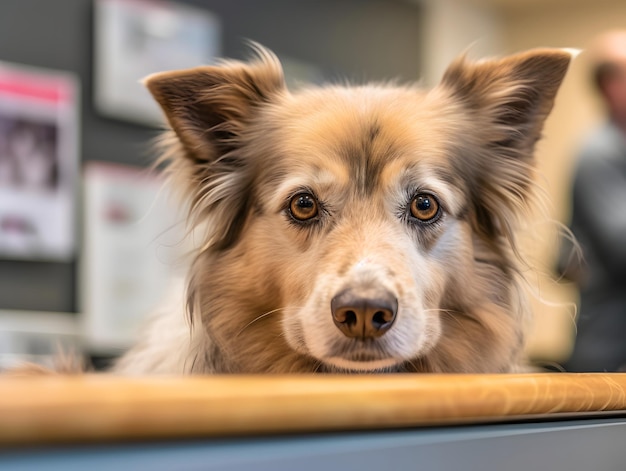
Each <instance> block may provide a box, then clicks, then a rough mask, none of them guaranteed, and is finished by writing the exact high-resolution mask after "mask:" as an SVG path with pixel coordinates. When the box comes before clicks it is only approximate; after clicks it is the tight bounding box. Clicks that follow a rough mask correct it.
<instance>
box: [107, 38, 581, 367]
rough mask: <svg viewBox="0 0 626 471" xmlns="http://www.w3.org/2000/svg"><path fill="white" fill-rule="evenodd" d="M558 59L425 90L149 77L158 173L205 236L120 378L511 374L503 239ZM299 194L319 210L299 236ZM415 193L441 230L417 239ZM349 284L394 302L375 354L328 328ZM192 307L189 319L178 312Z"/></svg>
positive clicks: (243, 69) (519, 208)
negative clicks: (426, 201)
mask: <svg viewBox="0 0 626 471" xmlns="http://www.w3.org/2000/svg"><path fill="white" fill-rule="evenodd" d="M569 61H570V54H569V53H568V52H565V51H561V50H550V49H543V50H534V51H529V52H527V53H523V54H518V55H515V56H511V57H507V58H504V59H499V60H491V61H484V62H479V63H471V62H468V61H467V60H465V59H464V58H461V59H459V60H457V61H455V62H454V63H453V64H452V65H451V66H450V68H449V69H448V71H447V72H446V74H445V76H444V78H443V80H442V82H441V84H440V85H439V86H438V87H436V88H435V89H433V90H431V91H424V90H421V89H419V88H416V87H412V86H390V85H389V86H388V85H367V86H359V87H346V86H327V87H321V88H310V89H305V90H303V91H299V92H297V93H291V92H289V91H288V90H287V89H286V88H285V85H284V80H283V75H282V70H281V67H280V64H279V62H278V60H277V59H276V58H275V57H274V56H273V55H272V54H271V53H270V52H269V51H267V50H265V49H262V48H260V47H258V48H257V59H256V60H255V61H253V62H251V63H248V64H245V63H239V62H225V63H223V64H221V65H219V66H214V67H201V68H197V69H192V70H186V71H179V72H173V73H164V74H157V75H155V76H152V77H149V78H148V79H147V81H146V84H147V86H148V88H149V89H150V91H151V92H152V94H153V95H154V97H155V98H156V100H157V101H158V102H159V103H160V105H161V106H162V107H163V110H164V111H165V114H166V116H167V118H168V121H169V124H170V125H171V128H172V131H171V132H170V133H169V134H168V135H167V137H166V138H165V141H164V142H167V144H166V150H165V155H166V157H165V159H166V160H168V161H169V163H170V166H169V172H170V174H171V178H172V180H173V182H174V184H175V185H176V186H177V187H178V188H179V189H181V190H182V191H183V194H184V197H185V200H186V202H187V203H188V204H189V206H190V223H191V226H192V227H195V228H198V227H200V228H204V230H205V233H204V242H205V243H204V244H203V245H202V247H201V249H200V250H198V253H197V255H196V258H195V261H194V263H193V267H192V270H191V273H190V275H189V278H188V280H187V281H186V290H185V289H184V288H181V289H178V290H177V293H178V294H177V296H175V298H174V299H173V301H171V304H169V305H166V306H164V307H163V309H162V312H160V313H159V314H158V315H157V319H156V320H155V321H154V323H153V324H152V326H151V328H150V329H149V330H148V332H147V333H146V334H145V336H144V337H143V338H142V341H141V342H140V343H139V344H138V345H137V347H135V348H134V349H132V350H131V351H130V352H128V353H127V355H126V356H125V357H123V358H122V360H121V361H120V362H119V363H118V365H117V367H116V369H115V370H116V371H117V372H120V373H126V374H148V373H262V372H272V373H288V372H318V371H319V372H338V371H339V372H341V371H343V372H359V371H369V372H387V371H388V372H393V371H411V372H477V373H478V372H507V371H512V370H514V369H516V368H517V367H518V366H519V365H520V364H521V352H522V346H523V341H524V325H525V322H526V320H527V317H528V315H529V312H528V305H527V300H526V297H525V294H524V292H523V289H522V287H521V286H522V282H523V279H522V274H521V270H520V268H519V266H520V260H519V257H518V254H517V249H516V243H515V234H516V230H517V227H518V224H519V221H520V219H521V218H523V217H524V210H525V208H527V206H528V204H529V203H530V202H532V197H533V184H532V182H533V178H534V175H533V168H534V161H533V156H532V154H533V150H534V146H535V143H536V141H537V140H538V139H539V138H540V133H541V129H542V126H543V122H544V120H545V118H546V116H547V114H548V113H549V111H550V109H551V107H552V104H553V100H554V95H555V94H556V91H557V89H558V86H559V84H560V82H561V80H562V78H563V76H564V74H565V72H566V70H567V67H568V64H569ZM305 190H306V191H307V192H309V193H311V194H313V195H314V196H315V198H317V200H318V201H319V202H320V205H321V207H322V209H323V210H322V211H321V213H320V216H319V218H318V219H316V220H315V221H314V222H313V223H311V224H302V223H299V222H296V221H294V220H293V219H292V218H291V217H290V215H289V200H290V198H291V197H293V196H294V195H295V194H298V192H301V191H305ZM418 192H427V193H428V194H431V195H434V197H436V198H437V200H438V201H439V204H440V207H441V210H442V212H441V217H440V219H439V220H438V221H437V222H436V223H433V224H416V223H415V221H413V220H412V219H411V218H410V217H409V216H408V215H407V214H408V213H407V208H408V205H409V204H410V202H411V199H412V197H413V196H414V195H415V194H416V193H418ZM344 289H350V290H354V291H355V292H357V293H365V294H367V295H370V294H371V293H374V294H373V295H378V293H381V292H385V293H392V294H393V296H394V297H395V298H396V300H397V304H398V311H397V317H396V319H395V322H394V324H393V325H392V327H391V329H390V330H389V331H388V332H386V333H385V334H384V335H382V336H381V337H379V338H376V339H368V340H366V341H363V340H359V339H354V338H348V337H346V336H345V335H344V334H343V333H342V332H341V331H340V329H338V328H337V327H336V326H335V325H334V323H333V321H332V316H331V300H332V299H333V297H334V296H336V295H337V293H338V292H340V291H341V290H344ZM185 305H186V310H187V316H185V315H184V313H183V311H184V310H185V307H184V306H185Z"/></svg>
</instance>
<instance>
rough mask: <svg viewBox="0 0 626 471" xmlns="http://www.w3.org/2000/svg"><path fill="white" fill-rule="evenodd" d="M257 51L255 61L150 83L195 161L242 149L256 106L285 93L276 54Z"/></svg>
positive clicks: (152, 79) (152, 78) (147, 81)
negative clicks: (246, 129)
mask: <svg viewBox="0 0 626 471" xmlns="http://www.w3.org/2000/svg"><path fill="white" fill-rule="evenodd" d="M255 50H256V53H257V55H258V59H257V60H256V61H253V62H251V63H242V62H223V63H222V64H221V65H219V66H207V67H197V68H194V69H189V70H181V71H174V72H164V73H159V74H154V75H151V76H149V77H147V78H146V79H145V80H144V83H145V85H146V87H147V88H148V90H150V92H151V93H152V95H153V97H154V98H155V100H156V101H157V102H158V103H159V105H161V108H162V109H163V111H164V113H165V116H166V118H167V121H168V123H169V124H170V126H171V128H172V129H173V130H174V132H175V133H176V135H177V136H178V139H179V140H180V142H181V143H182V145H183V147H184V149H185V151H186V152H187V155H188V156H189V157H191V158H193V159H194V160H197V161H213V160H215V159H216V158H217V157H219V156H221V155H223V154H225V153H227V152H228V151H229V150H231V149H232V148H233V147H236V145H237V143H238V138H239V137H240V136H241V133H242V132H243V131H244V129H245V126H246V122H247V121H248V120H249V119H250V117H251V115H252V114H253V113H254V110H255V108H256V107H258V106H260V105H262V104H263V103H266V102H269V101H271V100H272V98H273V97H274V95H275V94H277V93H280V92H282V91H284V90H285V82H284V77H283V71H282V68H281V66H280V63H279V62H278V59H277V58H276V56H274V54H272V53H271V52H270V51H268V50H267V49H263V48H262V47H260V46H257V47H256V48H255Z"/></svg>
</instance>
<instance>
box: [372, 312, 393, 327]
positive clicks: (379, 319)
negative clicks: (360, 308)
mask: <svg viewBox="0 0 626 471" xmlns="http://www.w3.org/2000/svg"><path fill="white" fill-rule="evenodd" d="M392 319H393V315H392V313H391V311H376V312H375V313H374V317H372V323H373V324H374V325H375V326H378V327H380V326H382V325H383V324H386V323H387V322H391V320H392Z"/></svg>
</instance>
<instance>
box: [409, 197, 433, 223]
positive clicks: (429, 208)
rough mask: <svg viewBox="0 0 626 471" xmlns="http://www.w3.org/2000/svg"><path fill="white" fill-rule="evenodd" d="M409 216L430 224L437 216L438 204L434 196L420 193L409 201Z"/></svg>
mask: <svg viewBox="0 0 626 471" xmlns="http://www.w3.org/2000/svg"><path fill="white" fill-rule="evenodd" d="M411 215H412V216H413V217H414V218H416V219H419V220H420V221H423V222H430V221H432V220H433V219H435V218H436V217H437V216H438V215H439V203H438V202H437V200H436V199H435V197H434V196H432V195H429V194H426V193H420V194H419V195H416V196H415V198H413V200H412V201H411Z"/></svg>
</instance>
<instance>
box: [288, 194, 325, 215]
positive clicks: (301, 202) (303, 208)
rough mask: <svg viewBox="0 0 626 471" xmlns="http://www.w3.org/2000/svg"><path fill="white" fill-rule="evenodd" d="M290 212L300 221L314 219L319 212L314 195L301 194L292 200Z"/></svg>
mask: <svg viewBox="0 0 626 471" xmlns="http://www.w3.org/2000/svg"><path fill="white" fill-rule="evenodd" d="M289 212H290V213H291V215H292V216H293V217H294V218H295V219H297V220H298V221H307V220H309V219H313V218H314V217H315V216H317V214H318V212H319V209H318V204H317V200H316V199H315V197H314V196H313V195H310V194H308V193H300V194H299V195H296V196H294V197H293V198H291V202H290V203H289Z"/></svg>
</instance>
